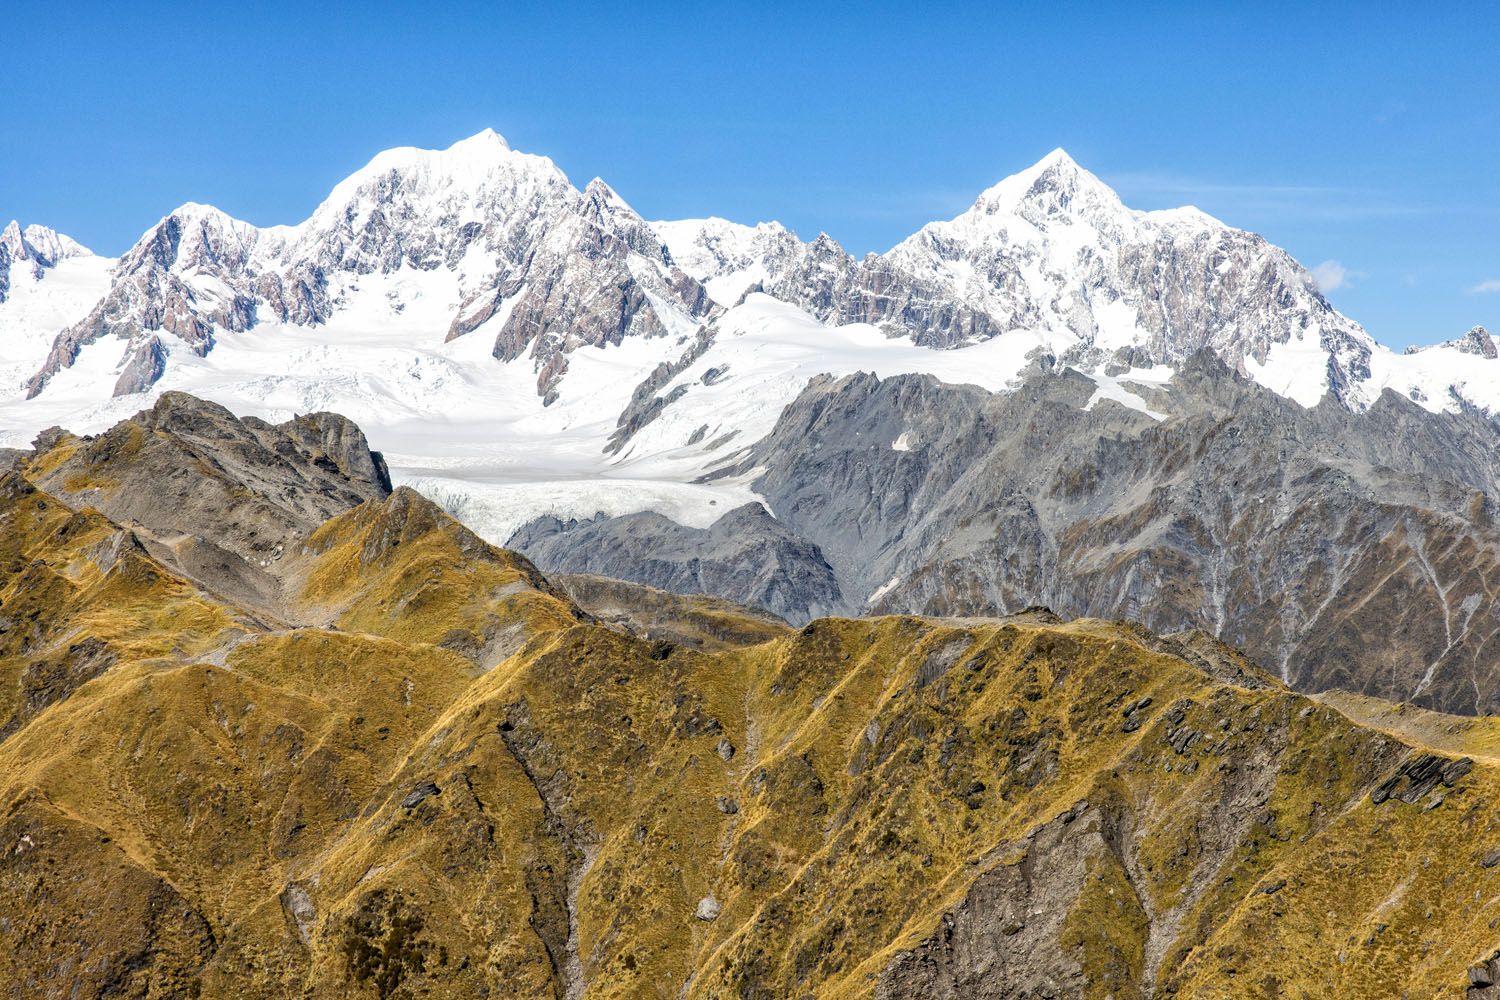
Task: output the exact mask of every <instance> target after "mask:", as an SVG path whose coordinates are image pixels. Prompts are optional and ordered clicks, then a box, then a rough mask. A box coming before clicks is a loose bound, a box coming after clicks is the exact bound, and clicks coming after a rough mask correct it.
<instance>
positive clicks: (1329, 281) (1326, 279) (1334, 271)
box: [1312, 260, 1364, 293]
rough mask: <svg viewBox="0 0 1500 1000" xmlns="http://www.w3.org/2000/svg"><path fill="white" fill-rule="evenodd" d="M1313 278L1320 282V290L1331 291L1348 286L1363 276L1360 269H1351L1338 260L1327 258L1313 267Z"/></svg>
mask: <svg viewBox="0 0 1500 1000" xmlns="http://www.w3.org/2000/svg"><path fill="white" fill-rule="evenodd" d="M1312 276H1313V280H1314V281H1316V282H1317V283H1318V290H1319V291H1320V292H1324V293H1327V292H1331V291H1334V290H1335V289H1339V288H1347V287H1349V285H1351V284H1352V283H1354V282H1356V281H1358V280H1359V279H1360V278H1363V277H1364V275H1363V274H1362V273H1361V272H1359V271H1351V270H1349V269H1348V268H1347V267H1345V266H1344V265H1343V264H1342V263H1340V262H1339V261H1336V260H1325V261H1323V263H1321V264H1316V265H1314V266H1313V268H1312Z"/></svg>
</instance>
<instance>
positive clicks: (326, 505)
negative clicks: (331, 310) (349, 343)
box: [26, 392, 391, 609]
mask: <svg viewBox="0 0 1500 1000" xmlns="http://www.w3.org/2000/svg"><path fill="white" fill-rule="evenodd" d="M37 443H38V451H39V454H38V455H37V457H36V459H35V460H34V461H32V462H30V463H28V465H27V466H26V472H27V474H28V475H29V476H30V477H31V478H32V479H33V481H35V482H36V483H37V485H38V486H40V487H41V488H42V489H44V490H47V491H48V492H50V493H52V494H53V495H55V496H58V497H60V498H63V499H65V500H67V501H68V502H71V503H76V504H79V505H87V506H89V507H93V508H95V509H97V510H99V511H102V512H103V513H104V514H106V515H107V516H108V517H110V518H111V519H112V520H114V521H116V522H119V523H121V524H125V525H130V526H132V527H133V528H134V530H135V531H136V532H137V533H138V534H139V535H140V537H141V538H142V539H143V541H144V544H145V545H146V546H147V548H148V549H150V550H151V551H152V552H153V554H154V555H155V556H156V557H157V558H159V559H161V560H162V561H163V562H165V563H167V564H169V565H171V566H173V568H174V569H175V570H176V571H177V572H179V573H182V574H183V575H185V576H187V577H189V578H191V579H193V580H195V581H196V582H198V583H200V584H202V585H204V586H206V587H208V588H210V589H212V590H213V591H215V592H218V593H229V594H233V595H235V596H236V597H237V599H238V600H240V601H241V602H244V603H247V604H250V605H252V606H255V607H257V608H262V609H264V608H267V607H268V606H274V605H275V604H276V603H277V601H278V598H277V597H276V596H275V595H277V594H278V592H279V590H280V579H279V578H280V576H281V575H282V574H281V571H282V569H283V568H284V564H283V559H284V558H285V557H288V556H290V555H293V554H294V553H295V550H296V549H297V548H298V547H299V546H300V545H301V543H302V541H303V540H304V539H305V538H306V537H307V536H308V535H310V534H311V532H312V531H313V530H314V529H315V528H317V527H318V525H320V524H322V523H323V522H324V521H326V520H327V519H328V518H330V517H332V516H333V515H335V514H338V513H341V512H343V511H346V510H350V509H352V508H354V507H356V506H358V505H359V504H361V503H364V502H365V501H367V500H378V499H381V498H383V497H385V496H386V495H388V494H389V493H390V490H391V483H390V477H389V475H388V473H387V472H386V469H385V462H384V459H383V458H381V456H380V455H379V454H378V453H376V452H372V451H370V448H369V445H368V444H367V443H366V442H365V439H364V434H363V433H361V432H360V430H359V428H358V427H356V426H355V425H354V424H353V423H351V422H350V421H348V420H346V419H345V418H343V417H341V416H338V415H336V414H331V413H315V414H309V415H307V416H304V417H298V418H297V419H295V420H292V421H289V422H287V423H285V424H281V425H279V426H273V425H271V424H268V423H266V422H265V421H262V420H257V419H255V418H253V417H248V418H246V419H244V420H240V419H239V418H237V417H235V416H234V415H233V414H231V413H230V412H229V411H228V410H226V409H224V408H223V407H221V406H219V405H217V404H215V403H209V402H205V401H204V400H200V399H197V398H195V397H193V396H189V395H186V394H185V393H178V392H169V393H164V394H163V395H162V396H161V398H160V399H158V400H157V402H156V404H155V405H154V406H152V407H151V409H149V410H144V411H142V412H141V413H139V414H137V415H136V416H135V417H134V418H132V419H131V420H127V421H123V422H121V423H119V424H117V425H115V427H113V428H111V429H110V430H109V431H107V432H105V433H103V434H100V435H97V436H95V437H92V438H75V437H73V436H71V435H67V434H64V433H53V434H49V435H44V436H43V437H42V438H41V439H39V440H38V442H37ZM289 561H290V560H289Z"/></svg>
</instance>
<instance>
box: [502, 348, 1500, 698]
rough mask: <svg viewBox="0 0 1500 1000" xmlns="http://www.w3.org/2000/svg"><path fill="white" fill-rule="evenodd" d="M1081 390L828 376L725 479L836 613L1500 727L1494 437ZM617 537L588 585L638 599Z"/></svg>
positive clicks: (1273, 405) (1228, 395)
mask: <svg viewBox="0 0 1500 1000" xmlns="http://www.w3.org/2000/svg"><path fill="white" fill-rule="evenodd" d="M1097 389H1098V386H1096V384H1095V383H1094V382H1093V381H1091V380H1090V379H1088V378H1085V377H1083V376H1081V375H1078V374H1077V373H1074V372H1069V371H1063V372H1060V373H1055V374H1049V373H1045V372H1041V371H1037V372H1035V373H1034V374H1033V375H1032V376H1031V377H1029V379H1028V381H1027V382H1026V384H1025V385H1024V386H1023V387H1022V388H1021V389H1019V390H1018V391H1016V392H1014V393H1011V394H1003V395H992V394H989V393H986V392H983V391H982V390H979V389H975V388H973V387H962V386H945V385H942V384H940V383H937V382H935V381H934V380H932V379H929V378H924V377H918V376H900V377H896V378H891V379H886V380H884V381H881V380H877V379H875V378H874V377H873V376H868V375H866V376H851V377H849V378H846V379H843V380H839V381H834V380H826V379H825V380H823V381H821V382H816V383H815V384H813V385H812V386H810V387H809V388H808V389H807V390H806V391H805V392H804V393H803V395H802V396H801V397H800V398H799V399H798V400H797V402H796V403H794V404H793V405H792V406H791V407H789V408H788V409H787V411H786V412H785V413H784V414H783V416H782V418H781V420H780V421H779V422H778V424H777V427H776V430H775V431H774V432H773V433H772V434H771V435H770V436H769V437H768V438H766V439H765V440H764V441H762V442H760V443H759V444H758V445H756V446H755V447H754V448H753V449H750V451H749V453H748V455H747V457H745V458H744V459H743V460H742V462H741V464H740V465H738V466H736V467H735V468H734V469H732V470H726V471H735V470H739V471H744V470H750V469H760V470H763V473H762V475H760V477H759V478H758V479H756V480H754V482H753V487H754V488H755V490H756V491H757V492H759V493H760V494H761V495H762V496H764V497H765V498H766V500H767V502H768V504H769V505H770V507H771V508H772V509H773V510H775V511H776V513H777V526H778V530H779V531H781V532H783V533H790V534H791V535H793V536H795V537H798V538H801V539H803V540H805V542H806V543H807V544H808V545H810V546H815V547H816V551H817V552H818V553H819V555H820V556H821V557H823V558H825V559H826V560H827V564H828V565H829V566H831V567H832V570H833V575H834V577H835V579H836V581H837V587H838V592H839V594H840V595H842V600H843V603H842V604H841V605H839V606H838V607H837V610H838V611H839V612H840V613H857V612H860V611H874V612H881V613H887V612H898V611H899V612H914V613H922V614H939V615H969V614H998V613H1006V612H1009V611H1014V610H1017V609H1020V608H1023V607H1026V606H1028V605H1031V604H1046V605H1048V606H1050V607H1053V608H1056V609H1058V610H1059V611H1060V612H1062V613H1064V614H1066V615H1097V616H1102V617H1126V618H1132V619H1137V620H1141V621H1144V622H1146V623H1147V624H1148V625H1149V626H1151V627H1152V628H1155V629H1159V630H1162V631H1178V630H1181V629H1187V628H1198V629H1202V630H1205V631H1207V632H1208V633H1210V634H1212V635H1216V636H1218V637H1220V638H1222V639H1224V640H1225V641H1228V642H1231V643H1233V644H1236V645H1239V646H1242V647H1244V648H1245V649H1246V650H1247V651H1248V652H1249V653H1250V655H1251V657H1252V658H1253V659H1255V660H1257V661H1259V662H1261V663H1265V664H1269V665H1272V666H1273V667H1275V668H1276V669H1277V670H1278V671H1279V672H1280V673H1281V675H1282V676H1283V677H1284V678H1285V679H1286V680H1287V681H1288V682H1289V683H1291V684H1293V685H1294V686H1296V687H1299V688H1303V689H1306V690H1322V689H1324V688H1329V687H1345V688H1351V689H1354V690H1360V691H1366V692H1369V693H1372V694H1378V695H1381V696H1383V697H1388V698H1395V699H1403V700H1415V701H1418V702H1420V703H1422V704H1426V705H1432V706H1436V707H1441V708H1444V709H1447V710H1449V711H1459V712H1485V711H1492V710H1495V709H1496V708H1497V706H1500V673H1497V672H1496V670H1495V669H1494V667H1493V663H1494V660H1495V658H1494V656H1493V655H1492V654H1493V651H1494V649H1495V648H1496V646H1495V644H1496V643H1497V642H1500V605H1497V604H1496V602H1495V599H1494V597H1493V596H1492V595H1493V593H1494V592H1496V586H1497V574H1500V562H1497V553H1500V534H1497V528H1496V525H1495V523H1494V513H1495V511H1494V499H1493V498H1494V497H1495V496H1496V495H1497V490H1500V465H1497V459H1496V458H1495V456H1496V455H1497V454H1500V452H1497V450H1496V444H1497V434H1496V431H1495V428H1494V427H1493V425H1492V424H1491V423H1490V422H1489V421H1488V420H1486V419H1485V418H1483V417H1482V416H1480V415H1478V414H1476V413H1474V412H1472V411H1466V412H1460V413H1456V414H1432V413H1429V412H1427V411H1425V410H1423V409H1421V408H1420V407H1418V406H1416V405H1415V404H1413V403H1411V402H1410V401H1408V400H1405V399H1403V398H1401V397H1399V396H1396V395H1395V394H1393V393H1387V394H1385V395H1384V396H1382V397H1381V398H1380V399H1379V400H1377V401H1376V402H1375V404H1374V405H1373V406H1372V407H1370V409H1369V410H1368V411H1366V412H1364V413H1359V414H1355V413H1351V412H1349V411H1347V410H1346V409H1344V408H1342V407H1340V406H1337V405H1335V404H1333V403H1332V402H1331V401H1330V402H1326V403H1324V404H1323V405H1320V406H1318V407H1315V408H1313V409H1310V410H1309V409H1304V408H1302V407H1300V406H1298V405H1296V404H1295V403H1291V402H1289V401H1288V400H1286V399H1284V398H1282V397H1280V396H1278V395H1276V394H1274V393H1272V392H1270V391H1268V390H1265V389H1262V388H1260V387H1258V386H1256V385H1254V384H1253V383H1250V382H1248V381H1246V380H1244V379H1241V378H1238V377H1236V376H1234V375H1233V374H1232V373H1231V372H1229V371H1228V370H1227V369H1226V368H1225V366H1224V365H1223V364H1222V363H1220V362H1218V361H1217V360H1216V359H1215V358H1214V357H1213V356H1212V355H1210V354H1206V353H1204V354H1200V355H1198V356H1196V357H1195V359H1194V360H1192V361H1191V362H1190V363H1189V364H1187V365H1185V366H1184V367H1183V369H1182V370H1181V372H1180V374H1179V375H1178V377H1177V378H1176V379H1175V380H1174V381H1173V382H1172V383H1171V384H1170V385H1169V386H1168V387H1167V389H1166V390H1165V391H1159V390H1155V389H1153V388H1150V387H1144V386H1137V387H1136V390H1135V391H1137V392H1139V393H1143V394H1144V396H1145V398H1146V399H1147V400H1149V406H1150V407H1152V408H1155V409H1156V410H1158V411H1160V412H1162V413H1164V414H1165V415H1166V419H1165V420H1163V421H1160V422H1158V421H1157V420H1156V419H1154V418H1153V417H1152V416H1151V415H1149V414H1147V413H1145V412H1142V410H1145V409H1146V408H1147V403H1146V402H1142V401H1141V400H1139V399H1138V400H1137V402H1138V403H1140V406H1139V408H1138V409H1136V408H1130V407H1126V406H1121V405H1119V404H1117V403H1116V402H1114V401H1113V400H1110V399H1107V398H1103V397H1102V396H1100V397H1096V395H1095V393H1096V390H1097ZM752 527H753V526H752ZM710 530H713V529H710ZM720 530H722V529H720ZM745 530H747V531H748V530H750V529H749V528H747V529H745ZM631 531H632V528H631V525H630V523H628V522H622V523H618V524H617V525H612V524H611V523H609V522H596V523H594V524H592V525H591V526H590V530H589V533H588V535H587V536H586V539H585V537H584V536H580V538H579V543H580V548H581V549H586V550H587V551H589V552H590V553H592V554H593V555H592V557H591V561H590V570H591V571H592V572H599V573H606V574H610V575H616V576H623V577H627V578H639V577H637V574H639V573H642V572H643V570H642V568H641V566H640V563H639V561H638V560H637V559H635V558H628V557H622V556H620V553H621V552H622V551H625V550H628V548H629V542H628V541H626V539H628V538H629V536H630V535H631ZM538 543H539V540H538V539H537V538H535V537H534V536H524V535H523V536H518V537H517V538H516V539H515V544H516V545H517V546H518V547H520V548H522V549H523V550H525V551H530V549H531V548H532V547H533V546H537V545H538ZM569 545H570V542H569V540H568V537H567V536H566V535H563V534H556V535H555V537H554V538H553V539H551V540H550V541H548V542H547V544H546V546H545V548H542V549H539V550H538V551H540V552H541V553H542V554H541V556H540V557H539V558H540V559H541V562H542V564H543V565H557V566H566V565H571V563H570V562H569V560H570V559H578V558H582V557H581V556H573V555H570V554H568V553H567V552H565V551H564V550H565V549H567V548H568V547H569ZM733 557H734V552H733V550H725V549H720V550H719V551H718V552H717V553H716V554H715V558H717V559H724V558H733ZM703 558H706V556H704V557H703ZM704 565H705V564H704V563H703V562H700V563H699V564H698V567H699V568H698V572H700V573H706V572H707V571H706V569H705V568H704ZM755 573H756V565H755V563H754V562H753V561H752V562H747V563H746V564H744V565H742V566H741V568H740V569H739V571H738V572H736V571H735V570H734V568H733V566H731V565H723V564H721V565H719V566H716V567H715V568H714V569H713V571H712V576H713V578H714V579H715V580H716V581H718V583H717V585H718V587H719V590H720V593H723V594H725V595H726V596H729V597H731V598H732V599H735V600H741V601H746V600H750V598H749V596H748V593H747V587H748V586H749V581H751V580H752V579H755ZM648 582H653V583H654V584H656V585H670V584H667V583H666V580H665V579H663V578H656V579H652V580H649V581H648ZM778 613H779V614H782V615H783V616H786V617H788V618H791V619H796V620H803V619H805V617H807V615H808V612H807V611H806V610H802V609H799V608H797V607H792V606H784V607H782V608H780V609H778Z"/></svg>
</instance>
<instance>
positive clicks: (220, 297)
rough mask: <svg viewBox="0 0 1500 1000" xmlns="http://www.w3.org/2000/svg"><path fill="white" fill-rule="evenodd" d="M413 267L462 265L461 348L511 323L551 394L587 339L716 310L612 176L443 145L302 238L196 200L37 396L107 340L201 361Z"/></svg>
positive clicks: (396, 161) (484, 140) (499, 349)
mask: <svg viewBox="0 0 1500 1000" xmlns="http://www.w3.org/2000/svg"><path fill="white" fill-rule="evenodd" d="M403 269H409V270H414V271H435V270H439V269H443V270H446V271H449V272H453V275H454V280H455V282H456V284H457V287H458V291H459V294H460V297H461V304H460V305H459V308H458V310H457V312H456V314H455V315H454V316H453V317H452V325H451V327H450V332H449V336H450V337H457V336H462V335H465V334H467V333H470V332H472V331H474V330H476V329H478V328H479V327H480V326H482V325H484V324H486V323H488V322H489V321H490V320H492V319H497V318H499V317H501V314H502V313H503V314H504V316H503V322H500V323H499V324H498V325H497V326H495V327H494V328H493V329H492V330H490V331H487V332H489V334H490V335H491V336H493V337H494V338H495V348H494V354H495V357H497V358H500V359H502V360H511V359H514V358H518V357H521V356H522V355H529V356H530V357H531V358H532V359H533V360H534V364H535V368H536V370H537V372H538V392H539V393H541V394H543V395H546V394H548V393H549V392H551V391H553V389H555V387H556V383H557V379H558V377H559V376H560V375H561V373H562V371H563V370H564V369H565V368H566V358H565V355H566V353H567V352H568V351H570V350H572V349H573V348H575V347H577V346H578V345H580V344H594V345H599V344H606V343H619V341H620V340H621V338H623V337H625V336H628V335H640V336H648V337H649V336H659V335H662V334H664V333H666V332H668V331H669V330H671V331H673V332H682V331H683V330H686V331H691V330H692V329H693V326H694V324H695V323H696V321H697V320H698V319H699V318H701V317H704V316H706V315H707V314H708V313H709V312H710V310H711V309H712V308H713V304H712V302H710V301H709V299H708V298H707V296H706V295H705V293H704V291H703V289H702V287H701V286H700V285H699V284H698V283H697V282H696V281H695V280H693V279H692V278H689V277H687V276H686V275H685V274H683V273H682V272H681V271H679V270H677V269H676V268H675V267H674V266H673V265H672V263H671V257H670V255H669V254H668V253H667V252H666V251H665V250H664V249H663V246H662V244H661V242H660V241H659V239H658V238H657V237H656V235H655V233H654V232H653V231H652V230H651V228H650V227H649V226H648V225H647V224H646V223H645V222H644V221H643V220H642V219H641V218H640V217H639V216H638V215H636V214H635V212H634V211H632V210H631V208H630V206H628V205H626V204H625V202H624V201H622V200H621V199H620V198H619V196H618V195H616V194H615V193H614V192H613V191H611V190H610V189H609V187H608V186H607V185H606V184H604V182H602V181H598V180H596V181H594V182H592V183H591V184H589V185H588V187H587V188H586V189H585V190H584V191H581V192H580V191H578V190H577V189H575V188H574V187H573V186H572V185H571V184H569V183H568V179H567V178H566V177H565V176H564V175H563V173H562V172H561V171H560V170H558V169H557V168H556V167H555V166H553V164H552V162H551V161H550V160H547V159H546V158H544V157H536V156H527V155H525V154H522V153H517V152H514V151H513V150H511V149H510V148H509V147H508V146H507V145H506V144H505V141H504V140H503V139H501V138H500V137H499V136H498V135H495V134H494V133H493V132H485V133H481V134H480V135H478V136H475V137H473V138H471V139H469V140H466V141H465V142H461V143H458V144H457V145H455V146H453V147H452V148H451V149H448V150H443V151H423V150H412V149H404V150H391V151H389V152H387V153H383V154H381V155H380V156H378V157H376V158H375V159H374V160H373V161H371V162H370V164H369V165H367V166H366V167H365V168H364V169H363V170H361V171H359V172H358V173H356V174H354V175H353V176H352V177H350V178H348V179H347V180H345V181H344V182H342V183H341V184H340V185H339V186H338V187H337V188H335V189H334V191H333V193H332V194H331V195H330V196H329V197H328V199H327V200H326V201H325V202H324V203H323V204H322V205H320V206H319V207H318V209H317V210H316V211H315V212H314V213H313V215H312V216H311V217H310V218H309V219H308V220H307V221H306V222H303V223H302V224H300V225H298V226H295V227H277V228H272V229H257V228H256V227H254V226H251V225H249V224H247V223H244V222H240V221H238V220H236V219H232V218H230V217H229V216H227V215H225V214H224V213H222V212H220V211H218V210H217V209H214V208H210V207H208V206H203V205H185V206H183V207H182V208H180V209H178V210H177V211H175V212H173V213H172V214H171V215H169V216H167V217H166V218H165V219H163V220H162V221H161V223H159V224H158V225H157V226H156V227H155V228H154V229H152V230H151V231H150V232H148V233H147V234H146V235H145V236H144V237H142V239H141V241H140V242H138V243H137V244H136V245H135V246H134V247H132V248H131V249H130V250H129V251H128V252H127V253H126V254H125V255H124V256H123V257H122V258H121V259H120V262H119V264H118V266H117V267H116V270H115V277H114V281H113V283H112V285H111V287H110V290H109V293H108V294H107V295H106V296H105V298H104V299H103V300H102V301H101V302H100V303H99V304H98V306H97V307H96V308H95V309H94V310H93V312H91V313H90V314H89V316H88V317H87V318H85V319H84V320H83V321H82V322H80V323H78V324H76V325H75V326H73V327H71V328H69V329H67V330H65V331H63V332H62V333H61V334H59V335H58V338H57V340H56V342H55V343H54V345H53V349H52V352H51V354H50V355H49V357H48V358H47V361H46V363H45V364H44V365H43V367H42V369H41V370H40V371H38V372H37V374H36V375H35V376H34V377H33V379H32V380H31V383H30V386H29V392H30V394H31V395H32V396H35V395H37V394H38V393H40V392H41V391H42V389H43V388H44V387H45V386H46V384H47V382H48V380H49V379H51V378H52V376H54V375H55V374H56V373H57V372H58V371H60V370H62V369H63V368H66V367H68V366H70V365H71V364H73V362H74V360H76V358H77V356H78V353H79V351H80V350H82V348H83V347H85V346H87V345H88V344H92V343H94V342H95V341H98V340H100V339H101V338H104V337H117V338H120V339H122V340H124V341H126V342H127V344H128V346H127V348H126V351H127V354H132V353H134V354H135V355H137V356H139V355H140V352H142V351H144V350H147V347H146V345H147V344H149V343H150V341H151V338H152V337H155V336H157V335H165V336H170V337H172V338H175V339H176V340H179V341H181V342H182V343H184V344H186V345H187V347H188V348H189V349H190V350H192V351H194V352H196V353H197V354H199V355H202V354H205V353H206V352H208V351H209V350H211V349H212V347H213V343H214V336H215V331H220V332H222V331H234V332H242V331H245V330H247V329H249V328H250V327H251V326H253V325H254V324H255V323H257V322H260V321H265V320H274V321H278V322H283V323H292V324H300V325H310V324H316V323H321V322H324V321H326V320H327V319H328V318H329V317H330V316H331V315H333V313H334V312H335V311H337V310H338V309H339V308H340V305H341V301H342V298H343V296H344V295H345V294H346V293H347V292H349V291H350V290H351V289H354V288H356V287H357V286H358V283H359V280H360V278H361V277H362V276H369V275H376V276H384V275H394V274H397V273H399V272H400V271H402V270H403ZM157 352H158V353H157V356H158V357H159V356H160V354H159V352H160V348H159V347H158V348H157ZM153 367H154V368H158V369H159V368H160V367H161V366H160V365H156V366H153V365H150V364H137V363H135V362H132V365H131V373H129V374H131V377H130V378H123V377H122V379H121V381H120V383H119V384H118V385H117V387H116V391H117V394H123V393H125V392H130V391H139V389H140V385H141V383H142V381H143V379H144V377H145V376H146V375H148V374H151V372H152V370H153ZM159 374H160V371H159V370H158V371H156V372H155V375H153V376H152V377H153V378H154V377H155V376H157V375H159ZM146 384H149V382H147V383H146Z"/></svg>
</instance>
